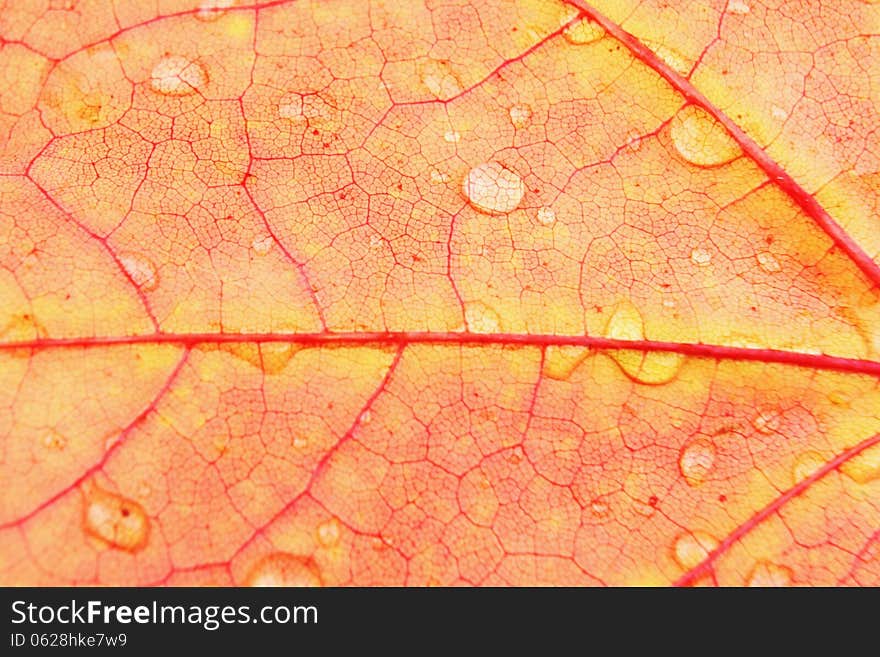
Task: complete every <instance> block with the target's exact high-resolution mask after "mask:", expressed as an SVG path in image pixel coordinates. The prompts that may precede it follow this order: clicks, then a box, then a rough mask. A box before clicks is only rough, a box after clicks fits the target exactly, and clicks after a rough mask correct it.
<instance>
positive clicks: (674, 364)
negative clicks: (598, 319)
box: [605, 302, 684, 385]
mask: <svg viewBox="0 0 880 657" xmlns="http://www.w3.org/2000/svg"><path fill="white" fill-rule="evenodd" d="M605 336H606V337H609V338H613V339H616V340H633V341H638V340H644V339H645V325H644V321H643V319H642V315H641V313H640V312H639V311H638V309H637V308H636V307H635V306H633V305H632V304H631V303H629V302H623V303H621V304H620V305H618V307H617V308H616V309H615V311H614V313H613V314H612V315H611V318H610V319H609V320H608V325H607V326H606V328H605ZM609 355H610V356H611V358H613V359H614V361H615V362H616V363H617V365H618V366H619V367H620V369H622V370H623V372H624V374H626V375H627V376H628V377H630V378H631V379H633V380H634V381H637V382H638V383H644V384H647V385H660V384H663V383H668V382H669V381H672V380H673V379H674V378H675V377H676V376H678V373H679V371H680V370H681V367H682V364H683V363H684V356H682V355H681V354H677V353H674V352H669V351H641V350H638V349H615V350H613V351H611V352H609Z"/></svg>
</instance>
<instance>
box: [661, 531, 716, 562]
mask: <svg viewBox="0 0 880 657" xmlns="http://www.w3.org/2000/svg"><path fill="white" fill-rule="evenodd" d="M717 547H718V541H717V540H716V538H715V537H714V536H712V535H711V534H707V533H706V532H701V531H696V532H687V533H684V534H681V535H680V536H679V537H678V538H677V539H676V540H675V546H674V547H673V552H672V554H673V557H674V558H675V560H676V562H678V565H679V566H681V567H682V568H685V569H687V570H690V569H691V568H696V567H697V566H699V565H700V564H701V563H702V562H703V561H704V560H705V559H706V557H708V556H709V553H710V552H712V550H714V549H715V548H717Z"/></svg>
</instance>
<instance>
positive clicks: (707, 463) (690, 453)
mask: <svg viewBox="0 0 880 657" xmlns="http://www.w3.org/2000/svg"><path fill="white" fill-rule="evenodd" d="M714 465H715V445H713V444H712V443H711V442H709V441H708V440H706V439H704V438H696V439H694V440H691V441H690V442H688V443H687V444H686V445H685V446H684V447H683V448H682V450H681V453H680V454H679V457H678V469H679V471H680V472H681V476H682V477H684V479H685V481H686V482H687V484H688V486H699V485H700V484H702V483H703V482H704V481H706V479H707V478H708V476H709V473H710V472H711V471H712V467H713V466H714Z"/></svg>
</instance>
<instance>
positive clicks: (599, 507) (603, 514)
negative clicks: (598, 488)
mask: <svg viewBox="0 0 880 657" xmlns="http://www.w3.org/2000/svg"><path fill="white" fill-rule="evenodd" d="M609 510H610V509H609V508H608V504H606V503H605V502H603V501H602V500H599V499H596V500H593V501H592V502H590V513H592V514H593V516H594V517H595V518H607V517H608V512H609Z"/></svg>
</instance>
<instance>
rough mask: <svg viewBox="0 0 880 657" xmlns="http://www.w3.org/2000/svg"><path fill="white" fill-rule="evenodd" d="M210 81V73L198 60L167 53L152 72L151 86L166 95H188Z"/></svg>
mask: <svg viewBox="0 0 880 657" xmlns="http://www.w3.org/2000/svg"><path fill="white" fill-rule="evenodd" d="M207 82H208V74H207V72H206V71H205V69H204V67H203V66H202V65H201V64H199V63H198V62H193V61H190V60H189V59H187V58H186V57H182V56H181V55H166V56H165V57H163V58H162V59H160V60H159V61H158V62H157V63H156V65H155V66H154V67H153V71H152V72H151V73H150V87H151V88H152V89H153V91H155V92H156V93H160V94H163V95H165V96H188V95H190V94H194V93H196V92H197V91H198V90H199V89H201V88H202V87H204V86H205V84H207Z"/></svg>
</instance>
